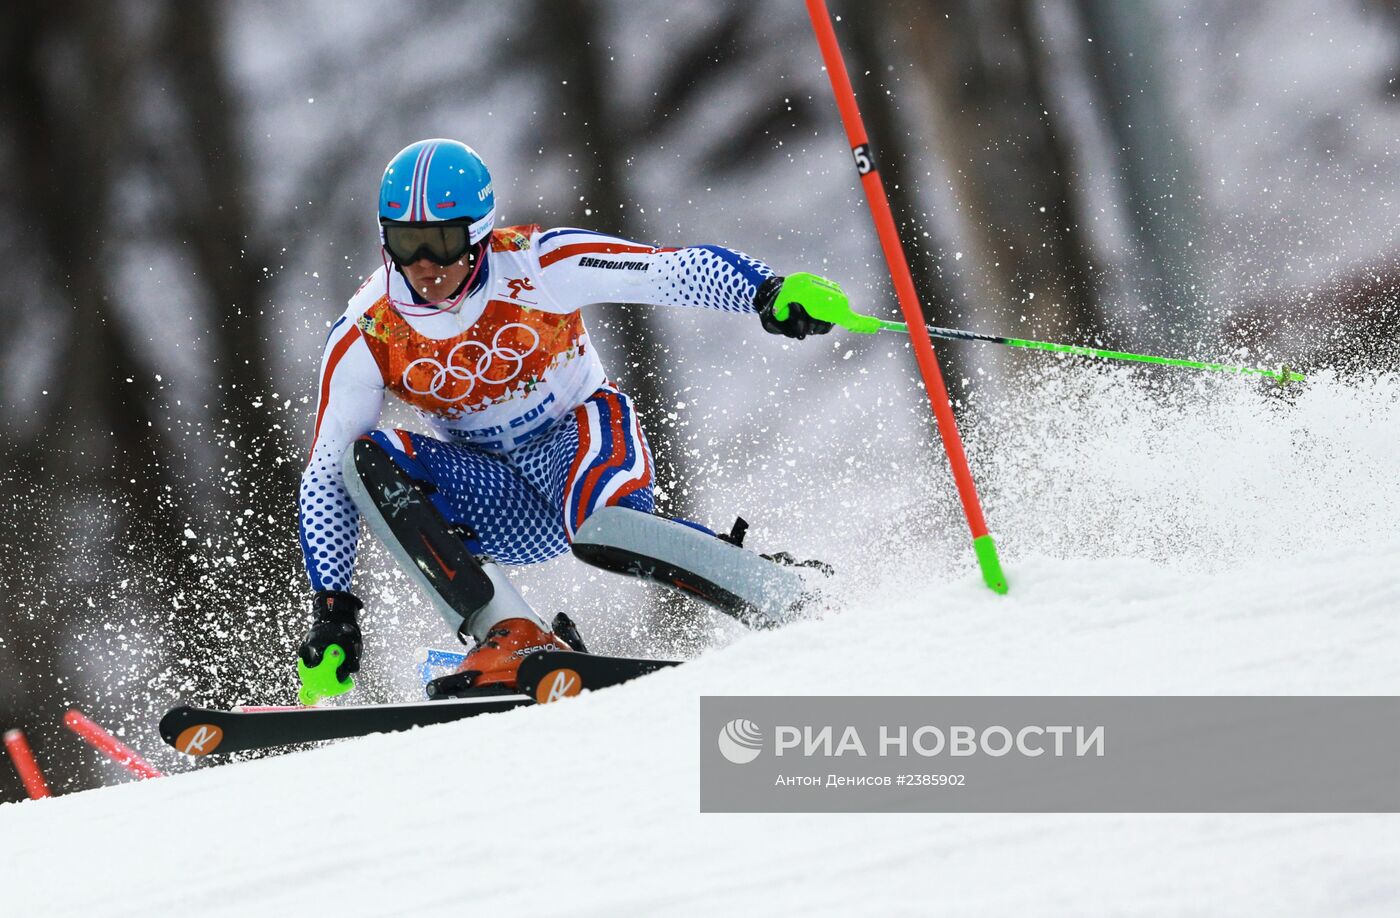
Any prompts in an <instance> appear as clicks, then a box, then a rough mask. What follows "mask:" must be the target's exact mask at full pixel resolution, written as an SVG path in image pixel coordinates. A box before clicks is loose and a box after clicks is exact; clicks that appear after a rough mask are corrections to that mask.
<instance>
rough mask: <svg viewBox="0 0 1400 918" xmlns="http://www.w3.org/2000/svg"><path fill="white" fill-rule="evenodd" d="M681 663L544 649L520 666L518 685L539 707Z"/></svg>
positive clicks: (526, 659)
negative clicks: (585, 690)
mask: <svg viewBox="0 0 1400 918" xmlns="http://www.w3.org/2000/svg"><path fill="white" fill-rule="evenodd" d="M679 665H680V661H679V660H643V659H638V658H634V657H609V656H602V655H599V654H591V653H575V652H574V651H571V650H541V651H536V652H535V653H532V654H530V655H529V656H528V657H526V658H525V659H524V660H522V661H521V663H520V672H519V673H518V674H517V676H516V682H517V684H518V686H519V691H520V693H521V694H523V695H526V696H528V697H530V698H533V699H534V700H535V701H537V702H539V703H540V704H548V703H549V702H551V701H558V700H559V699H560V698H569V697H572V696H574V695H577V694H579V693H580V692H582V691H583V690H584V689H590V690H592V689H600V688H607V687H608V686H610V685H621V684H622V683H624V682H630V681H631V680H633V679H636V678H637V677H638V676H645V675H647V674H648V673H654V672H656V671H657V670H659V669H666V668H668V667H671V666H679Z"/></svg>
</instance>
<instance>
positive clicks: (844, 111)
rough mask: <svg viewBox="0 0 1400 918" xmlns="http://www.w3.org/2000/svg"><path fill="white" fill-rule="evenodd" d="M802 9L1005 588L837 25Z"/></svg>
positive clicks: (950, 447)
mask: <svg viewBox="0 0 1400 918" xmlns="http://www.w3.org/2000/svg"><path fill="white" fill-rule="evenodd" d="M807 15H808V16H810V17H811V19H812V28H813V29H814V30H815V31H816V33H817V44H818V45H819V46H820V47H821V52H822V60H823V61H824V62H825V63H826V72H827V76H829V77H830V78H831V90H832V92H833V93H835V95H836V107H837V108H838V109H840V111H841V122H842V123H843V124H844V125H845V127H846V137H847V138H848V139H849V140H850V143H851V153H852V155H853V156H854V157H855V161H856V171H857V172H859V173H860V182H861V185H862V187H864V189H865V199H866V201H868V202H869V204H870V213H871V216H872V217H873V218H874V220H875V231H876V232H877V233H878V234H879V236H880V247H881V248H882V249H884V251H885V261H886V262H887V263H888V264H889V268H890V277H891V278H892V279H893V280H894V289H895V293H896V294H897V295H898V296H899V307H900V309H901V310H902V311H903V313H904V321H905V322H906V323H907V324H908V326H909V337H910V339H911V340H912V341H913V343H914V356H915V358H916V359H917V360H918V363H919V372H920V373H921V374H922V375H923V378H924V388H925V389H926V390H927V391H928V397H929V401H930V402H931V403H932V405H933V414H934V417H936V418H937V419H938V432H939V434H940V435H941V436H942V438H943V449H944V451H945V452H946V453H947V454H948V462H949V463H950V464H951V465H952V467H953V481H954V483H955V484H956V485H957V488H958V497H959V498H960V499H961V501H962V507H963V515H964V516H966V517H967V525H968V528H970V529H971V530H972V547H973V551H974V552H976V555H977V563H978V565H979V566H980V567H981V569H982V579H983V580H984V581H986V584H987V586H989V587H991V588H992V590H994V591H995V592H997V593H1005V592H1006V589H1007V586H1006V575H1005V574H1004V573H1002V570H1001V561H1000V560H999V559H998V557H997V549H996V544H995V543H994V542H993V541H992V536H991V534H990V533H989V532H988V531H987V521H986V520H985V519H984V518H983V516H982V503H981V501H979V500H978V498H977V485H976V484H975V483H974V482H973V480H972V470H971V469H969V468H968V465H967V453H966V452H965V451H964V450H963V444H962V437H961V436H959V434H958V424H957V421H955V420H954V419H953V407H952V404H951V403H950V402H949V400H948V389H947V387H946V386H945V385H944V384H943V373H942V371H940V370H939V368H938V358H937V357H936V356H935V355H934V353H933V342H932V341H931V340H930V339H929V335H928V330H927V329H926V328H924V310H923V307H922V306H921V305H919V294H918V293H917V292H916V291H915V290H914V278H913V276H912V275H911V274H910V273H909V262H908V261H907V260H906V259H905V257H904V246H903V244H901V243H900V241H899V231H898V230H897V229H896V228H895V225H894V215H893V214H892V213H891V212H890V202H889V198H888V197H887V196H886V194H885V185H884V183H883V182H882V181H880V173H879V171H878V170H876V168H875V161H874V160H873V159H872V158H871V156H870V141H869V139H868V138H867V137H866V134H865V124H864V123H863V122H862V121H861V118H860V109H859V108H858V107H857V106H856V94H855V90H854V89H852V88H851V78H850V76H849V75H847V73H846V64H845V61H843V60H842V58H841V46H840V45H839V44H837V42H836V30H835V28H833V26H832V24H831V13H829V12H828V11H827V8H826V2H825V0H807Z"/></svg>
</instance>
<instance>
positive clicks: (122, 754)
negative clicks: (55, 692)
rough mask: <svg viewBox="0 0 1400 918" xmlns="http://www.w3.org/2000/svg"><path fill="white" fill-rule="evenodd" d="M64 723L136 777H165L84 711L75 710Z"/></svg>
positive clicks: (65, 717) (69, 713) (66, 716)
mask: <svg viewBox="0 0 1400 918" xmlns="http://www.w3.org/2000/svg"><path fill="white" fill-rule="evenodd" d="M63 722H64V724H66V725H67V726H68V729H70V730H72V731H73V732H74V733H76V734H78V735H79V736H81V737H82V738H83V739H85V740H87V741H88V742H89V743H91V744H92V745H93V746H94V747H96V748H97V750H98V751H99V752H101V753H102V754H103V755H105V756H107V757H108V758H109V759H111V760H112V761H113V762H116V763H117V764H118V765H120V766H122V767H123V768H125V769H126V770H127V771H129V772H131V773H132V774H134V775H135V776H136V777H138V778H163V777H165V775H164V774H162V773H161V772H160V771H158V770H156V769H155V768H154V767H152V765H151V763H150V762H147V761H146V760H145V759H143V758H141V756H140V755H138V754H137V753H136V751H135V750H134V749H132V748H131V747H130V746H128V745H127V744H126V743H123V742H122V741H121V740H119V739H117V738H116V737H115V736H113V735H112V734H110V733H108V732H107V731H106V730H105V729H103V728H102V726H101V725H100V724H98V723H95V722H94V721H92V720H89V719H88V716H87V715H86V714H84V713H83V712H82V711H79V710H78V709H76V708H74V709H73V710H71V711H69V712H68V713H67V714H65V715H63Z"/></svg>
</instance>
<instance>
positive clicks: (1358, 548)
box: [0, 375, 1400, 916]
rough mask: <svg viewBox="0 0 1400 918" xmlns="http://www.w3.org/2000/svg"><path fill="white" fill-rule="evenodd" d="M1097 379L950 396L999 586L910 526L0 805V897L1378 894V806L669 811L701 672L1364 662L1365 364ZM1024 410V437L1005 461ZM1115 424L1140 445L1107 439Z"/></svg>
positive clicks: (867, 674)
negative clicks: (722, 595)
mask: <svg viewBox="0 0 1400 918" xmlns="http://www.w3.org/2000/svg"><path fill="white" fill-rule="evenodd" d="M1107 379H1108V382H1111V383H1113V384H1112V385H1109V384H1105V385H1102V386H1099V385H1098V384H1097V383H1095V382H1093V380H1092V378H1091V379H1089V380H1088V381H1086V377H1085V376H1083V375H1080V376H1079V377H1078V379H1077V382H1076V383H1075V387H1076V388H1075V397H1074V398H1072V399H1069V398H1065V397H1063V395H1064V393H1063V392H1061V393H1059V394H1058V395H1057V393H1056V391H1055V388H1056V386H1057V385H1059V384H1060V382H1063V380H1060V382H1057V381H1056V379H1054V378H1052V379H1048V380H1046V381H1045V382H1044V385H1043V386H1042V388H1041V389H1040V390H1038V391H1039V393H1040V394H1039V395H1038V396H1036V397H1037V398H1043V399H1044V404H1041V405H1039V406H1038V407H1039V408H1040V409H1042V410H1043V413H1042V414H1041V415H1040V416H1039V418H1038V421H1037V423H1036V424H1030V423H1027V424H1025V425H1021V426H1018V425H1017V424H1016V423H1003V424H1002V425H1000V426H999V427H997V428H996V432H995V433H993V432H991V431H992V428H990V427H988V426H981V427H979V426H978V425H975V424H974V425H970V427H971V429H972V434H973V436H974V437H980V438H981V439H980V440H977V441H976V442H975V444H974V450H973V452H974V456H982V457H984V458H983V459H982V460H980V462H981V465H982V468H981V469H980V471H982V472H983V473H984V479H985V481H986V483H987V487H988V489H989V492H990V493H991V495H992V499H993V500H994V501H995V502H996V503H997V509H998V510H999V512H1000V514H1001V515H1000V516H999V517H998V516H997V515H996V514H993V516H992V518H993V519H994V520H999V521H1000V525H1001V526H1002V527H1004V530H1005V531H1006V533H1007V538H1006V540H1005V541H1006V544H1007V545H1009V546H1011V550H1009V551H1008V562H1009V572H1010V575H1011V577H1012V578H1013V591H1012V593H1011V595H1009V596H1006V597H996V596H994V595H992V594H990V593H989V592H987V591H986V590H985V589H983V588H982V587H981V585H980V582H979V581H978V580H977V578H976V576H975V575H974V574H973V573H972V572H971V571H970V570H969V569H968V567H967V565H966V563H965V562H955V561H948V560H945V559H944V554H943V552H942V548H941V547H940V545H941V542H940V540H939V539H938V538H932V539H930V544H928V545H924V544H922V543H912V544H917V549H911V550H909V551H906V552H903V553H900V554H899V557H898V559H897V560H891V561H890V562H889V563H887V564H886V565H884V566H872V567H871V568H870V570H871V573H870V574H869V576H867V577H865V578H863V579H862V578H856V579H855V580H849V581H846V582H844V583H843V584H842V586H841V590H842V591H844V602H843V608H842V609H841V611H839V612H832V613H831V614H828V615H827V616H825V617H824V618H822V619H820V620H816V621H809V622H803V623H799V624H796V625H794V626H792V627H789V628H787V629H784V630H782V631H780V632H774V633H766V634H751V635H744V636H742V637H740V638H738V639H735V640H733V641H732V642H730V643H729V644H727V645H726V646H722V647H716V648H713V649H711V650H709V651H707V652H705V653H704V654H703V655H702V656H701V657H700V658H699V659H697V660H695V661H694V662H693V663H692V664H690V665H688V666H685V667H681V668H679V669H676V670H670V671H666V672H662V673H658V674H656V675H653V676H650V677H648V678H647V679H646V680H644V681H642V682H640V683H635V684H633V685H630V686H624V687H620V688H617V689H612V690H608V691H604V692H599V693H596V694H594V695H592V696H589V697H585V698H581V699H576V700H574V701H571V702H569V703H567V704H560V705H556V706H552V707H549V708H535V709H528V710H522V711H514V712H509V713H506V714H500V715H493V716H488V717H482V718H479V719H476V720H473V721H465V722H461V723H457V724H449V725H444V726H440V727H432V728H428V729H424V730H419V731H415V732H413V733H410V734H398V735H391V736H375V737H368V738H365V739H362V740H356V741H349V742H343V743H340V744H335V745H331V746H328V747H324V748H319V749H316V750H313V751H309V752H303V753H299V754H296V755H290V756H282V757H276V758H267V759H262V760H259V761H252V762H243V763H238V764H233V765H229V766H226V767H220V768H209V769H200V770H198V771H194V772H191V773H187V774H181V775H177V776H173V777H170V778H167V779H165V780H160V781H154V782H148V783H145V784H139V785H134V784H133V785H125V786H120V787H113V788H108V789H104V790H101V791H94V792H88V793H81V794H74V795H71V796H67V797H61V798H56V799H53V800H49V801H42V802H38V803H27V802H26V803H20V804H13V805H8V806H4V807H0V865H3V866H0V890H3V891H4V899H3V900H0V901H3V912H4V913H5V914H16V915H19V914H23V915H84V916H87V915H92V914H102V915H167V914H200V915H248V914H279V915H280V914H290V913H293V912H301V911H305V910H308V909H317V910H321V909H324V910H326V911H333V912H334V913H336V914H342V915H347V916H353V915H391V914H409V913H415V914H433V913H442V914H449V913H454V912H456V913H474V914H525V915H535V914H556V913H568V914H580V915H599V916H604V915H608V916H611V915H640V914H697V915H699V914H704V915H709V914H716V913H721V912H726V911H727V912H731V913H734V914H745V915H747V914H791V913H797V912H802V913H811V914H850V913H858V914H929V913H938V914H1007V913H1026V914H1037V915H1039V914H1064V915H1082V914H1130V915H1131V914H1152V915H1158V914H1197V913H1200V914H1212V915H1214V914H1297V915H1310V914H1346V915H1392V914H1395V913H1396V912H1397V909H1400V817H1397V816H1390V815H1375V816H1369V815H1347V816H1331V815H1273V816H1239V815H1174V816H1168V815H1151V816H1146V815H1059V816H1055V815H1004V814H1003V815H975V814H974V815H948V816H945V815H937V814H921V815H874V814H872V815H859V814H855V815H783V816H778V815H722V814H711V815H701V814H700V813H699V812H698V806H699V792H698V781H697V769H698V745H697V744H698V742H699V741H700V740H701V739H702V738H699V737H698V736H697V733H698V731H697V721H698V702H697V698H698V696H700V695H702V694H707V693H708V694H788V693H794V694H1216V693H1248V694H1255V693H1259V694H1265V693H1280V694H1353V693H1354V694H1394V693H1395V692H1396V690H1397V686H1400V626H1398V625H1397V622H1396V610H1397V609H1400V574H1398V573H1397V570H1400V565H1397V560H1400V533H1398V532H1397V528H1396V524H1395V519H1396V516H1395V513H1396V510H1397V508H1398V507H1400V497H1397V493H1396V489H1397V484H1396V479H1397V478H1400V476H1396V475H1394V472H1395V471H1396V470H1397V469H1400V461H1397V459H1398V458H1400V449H1397V447H1396V446H1395V445H1394V441H1395V437H1394V432H1395V430H1397V429H1398V428H1397V422H1398V421H1400V409H1397V405H1400V399H1397V397H1396V395H1397V391H1400V387H1397V383H1396V381H1395V380H1393V379H1386V378H1380V379H1372V380H1368V381H1365V382H1351V383H1345V384H1344V383H1340V382H1337V381H1335V380H1323V381H1320V382H1319V383H1317V384H1315V385H1314V386H1313V387H1312V388H1310V389H1309V390H1308V391H1307V392H1306V393H1305V394H1303V395H1302V396H1301V397H1300V398H1298V399H1296V400H1294V401H1293V402H1291V403H1288V404H1286V405H1284V406H1282V407H1269V405H1267V404H1266V403H1265V402H1263V401H1260V400H1259V399H1260V398H1261V397H1260V396H1257V394H1252V390H1244V389H1241V388H1240V387H1238V386H1235V387H1231V386H1223V387H1219V388H1211V389H1209V390H1208V391H1204V392H1203V391H1196V390H1192V391H1191V392H1190V393H1186V394H1183V393H1182V392H1178V393H1176V395H1173V396H1171V397H1163V396H1162V394H1161V393H1160V392H1159V391H1155V390H1153V388H1152V387H1151V386H1150V385H1144V384H1140V382H1135V381H1134V379H1135V378H1131V379H1130V378H1117V377H1110V378H1107ZM1030 401H1034V399H1030ZM1056 404H1062V405H1064V406H1065V407H1064V408H1063V413H1062V414H1059V415H1057V414H1056V411H1055V409H1054V407H1053V406H1054V405H1056ZM1071 418H1079V419H1082V424H1083V426H1082V427H1081V426H1078V425H1077V424H1076V423H1072V421H1071ZM1057 419H1058V420H1060V421H1062V422H1063V423H1055V422H1056V420H1057ZM1256 419H1258V420H1256ZM1047 421H1048V422H1049V423H1046V422H1047ZM1032 429H1039V430H1040V440H1039V445H1040V448H1041V449H1042V450H1043V452H1042V453H1041V455H1040V456H1039V457H1034V456H1025V455H1021V456H1020V458H1019V459H1015V460H1013V459H1011V458H1010V455H1011V453H1010V451H1011V450H1012V449H1013V448H1016V449H1017V450H1018V451H1019V453H1024V452H1025V451H1027V450H1029V449H1031V443H1030V441H1029V440H1027V441H1026V442H1019V441H1018V438H1020V437H1022V436H1023V435H1025V436H1029V433H1028V432H1029V431H1031V430H1032ZM993 437H995V438H997V441H996V443H997V446H998V448H999V449H1001V450H1002V451H1003V454H1004V455H1006V456H1007V457H1008V458H1006V459H1004V460H1003V461H1002V463H1001V464H999V463H995V462H988V461H986V459H985V457H986V456H987V455H988V454H989V453H990V451H991V442H992V441H991V439H990V438H993ZM1096 437H1098V438H1100V440H1096V439H1095V438H1096ZM1182 437H1185V438H1186V439H1188V440H1190V441H1192V443H1193V444H1194V445H1193V446H1192V447H1191V448H1187V447H1186V446H1180V447H1177V446H1171V444H1175V443H1177V442H1178V440H1179V439H1180V438H1182ZM1277 438H1282V440H1284V441H1286V442H1288V443H1291V444H1292V447H1291V449H1290V451H1289V453H1288V455H1287V457H1285V458H1286V460H1287V461H1284V459H1280V460H1279V461H1278V463H1277V464H1271V460H1270V459H1269V457H1270V456H1275V455H1277V454H1278V452H1279V450H1278V449H1277V444H1276V443H1275V442H1274V441H1275V439H1277ZM1136 439H1142V440H1145V441H1150V442H1160V443H1162V444H1165V445H1164V446H1163V450H1164V452H1163V453H1160V454H1155V455H1136V454H1134V455H1135V458H1134V460H1133V461H1126V460H1124V459H1123V458H1122V456H1120V455H1118V454H1117V453H1115V449H1118V450H1122V451H1125V454H1127V453H1132V450H1133V444H1134V442H1135V440H1136ZM1076 449H1078V450H1079V451H1078V452H1076V451H1075V450H1076ZM1052 456H1054V457H1058V458H1054V459H1052V458H1051V457H1052ZM1076 456H1077V458H1073V457H1076ZM1067 457H1069V458H1067ZM1037 458H1038V459H1039V460H1040V461H1039V466H1041V467H1043V466H1045V465H1047V464H1048V465H1049V466H1051V467H1052V468H1056V469H1058V471H1057V473H1056V476H1052V477H1054V479H1055V480H1054V481H1053V482H1052V483H1051V484H1050V485H1046V486H1045V487H1044V488H1041V489H1040V490H1037V489H1036V488H1035V487H1034V486H1033V485H1032V483H1030V482H1028V481H1027V480H1026V474H1025V471H1024V470H1025V469H1026V468H1029V467H1031V466H1033V465H1036V464H1037V463H1036V462H1035V461H1034V460H1035V459H1037ZM1387 470H1388V471H1389V472H1390V477H1386V472H1387ZM1231 476H1239V479H1238V480H1239V481H1249V482H1251V483H1252V485H1253V487H1251V488H1241V487H1230V482H1231V481H1232V477H1231ZM1168 480H1169V481H1170V482H1171V483H1167V481H1168ZM1135 482H1136V483H1135ZM1164 490H1171V491H1172V493H1171V494H1169V495H1168V494H1163V493H1162V492H1163V491H1164ZM1261 494H1262V495H1263V496H1262V497H1261V496H1260V495H1261ZM1095 495H1099V498H1098V499H1099V500H1100V501H1102V503H1100V504H1095ZM1013 498H1015V500H1013ZM1119 502H1127V503H1128V504H1129V505H1130V506H1131V507H1132V508H1133V512H1131V513H1126V514H1119V513H1116V512H1114V511H1112V509H1111V507H1110V505H1111V504H1117V503H1119ZM1154 502H1159V503H1160V506H1158V505H1157V503H1154ZM1026 504H1030V505H1031V507H1032V510H1027V511H1021V512H1020V513H1019V514H1018V512H1017V511H1016V509H1015V506H1016V505H1021V506H1024V505H1026ZM945 511H946V507H943V506H942V505H941V504H940V505H937V506H936V507H935V508H933V509H931V510H930V513H933V514H934V515H935V516H936V515H937V514H938V513H942V512H945ZM1047 516H1048V517H1052V518H1058V519H1059V520H1060V524H1061V529H1059V530H1054V531H1053V532H1052V527H1051V524H1050V523H1047V522H1046V517H1047ZM1115 520H1116V522H1115ZM1057 533H1058V535H1056V534H1057ZM1133 534H1136V537H1135V538H1130V536H1132V535H1133ZM950 538H952V537H950ZM959 541H960V535H958V537H957V538H952V544H954V545H956V544H957V543H958V542H959ZM1037 541H1038V542H1040V543H1041V544H1042V545H1043V546H1047V547H1044V548H1042V549H1041V550H1036V549H1035V546H1034V544H1033V543H1034V542H1037ZM934 543H938V544H934ZM890 544H891V543H890V542H889V541H887V540H882V539H879V538H877V539H875V540H874V541H872V542H871V544H870V545H869V546H856V545H851V546H850V553H851V554H852V555H855V556H858V555H860V554H861V553H862V552H864V551H876V550H878V551H880V552H882V553H884V554H886V555H889V554H890V553H891V552H890ZM1114 546H1116V547H1117V548H1118V549H1119V551H1118V552H1117V553H1115V552H1114V551H1112V550H1107V549H1111V548H1112V547H1114ZM950 557H951V556H950ZM901 565H902V566H901Z"/></svg>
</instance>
